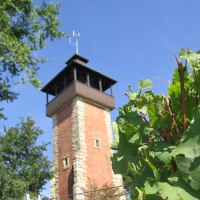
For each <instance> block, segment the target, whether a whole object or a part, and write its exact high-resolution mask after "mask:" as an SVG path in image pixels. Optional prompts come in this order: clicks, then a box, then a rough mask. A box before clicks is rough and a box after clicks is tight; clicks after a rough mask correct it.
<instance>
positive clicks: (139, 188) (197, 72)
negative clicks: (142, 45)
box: [112, 49, 200, 200]
mask: <svg viewBox="0 0 200 200" xmlns="http://www.w3.org/2000/svg"><path fill="white" fill-rule="evenodd" d="M179 54H180V58H181V59H182V60H180V59H178V58H176V61H177V64H178V68H176V69H175V71H174V75H173V78H172V83H171V84H170V86H169V88H168V95H167V96H166V95H163V94H155V93H153V91H152V90H151V88H152V82H151V80H148V79H147V80H141V81H140V82H139V85H138V89H139V91H134V90H133V89H132V87H131V86H129V90H128V92H127V93H126V95H127V97H128V100H129V102H128V103H127V104H125V105H124V106H123V107H121V108H119V116H118V117H117V119H116V121H114V122H113V129H114V132H115V141H114V142H113V145H112V148H113V149H115V150H116V153H115V154H114V155H113V157H112V163H113V169H114V171H115V173H120V174H122V175H123V177H124V180H125V185H126V186H127V188H128V190H129V191H130V193H131V199H140V200H142V199H148V200H149V199H154V200H156V199H170V200H171V199H173V200H188V199H190V200H193V199H194V200H195V199H196V200H197V199H199V196H200V159H199V158H200V53H199V51H197V52H192V51H191V50H190V49H189V50H185V49H181V50H180V53H179Z"/></svg>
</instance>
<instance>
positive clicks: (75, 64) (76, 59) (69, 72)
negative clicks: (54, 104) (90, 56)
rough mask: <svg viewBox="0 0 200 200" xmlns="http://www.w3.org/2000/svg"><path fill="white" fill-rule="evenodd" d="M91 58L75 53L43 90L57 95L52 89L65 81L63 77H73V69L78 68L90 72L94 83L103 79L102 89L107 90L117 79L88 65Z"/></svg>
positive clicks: (84, 72)
mask: <svg viewBox="0 0 200 200" xmlns="http://www.w3.org/2000/svg"><path fill="white" fill-rule="evenodd" d="M88 61H89V60H87V59H86V58H84V57H81V56H79V55H77V54H75V55H73V56H72V57H71V58H70V59H69V60H68V61H67V62H66V64H67V66H66V67H65V68H64V69H63V70H62V71H60V72H59V73H58V74H57V75H56V76H55V77H54V78H53V79H51V81H49V82H48V83H47V84H46V85H45V86H44V87H43V88H42V90H41V91H42V92H45V93H48V94H51V95H53V96H55V92H54V89H52V88H53V87H54V86H55V85H56V84H59V82H63V77H64V76H66V78H70V79H71V78H72V76H73V69H74V68H76V69H77V71H78V73H83V74H89V75H90V80H91V81H93V82H94V83H93V84H98V80H99V79H101V81H102V90H103V91H106V90H107V89H108V88H109V87H111V86H112V85H114V84H115V83H116V82H117V81H116V80H114V79H112V78H110V77H108V76H105V75H104V74H102V73H100V72H98V71H96V70H93V69H91V68H90V67H89V66H87V65H86V63H87V62H88Z"/></svg>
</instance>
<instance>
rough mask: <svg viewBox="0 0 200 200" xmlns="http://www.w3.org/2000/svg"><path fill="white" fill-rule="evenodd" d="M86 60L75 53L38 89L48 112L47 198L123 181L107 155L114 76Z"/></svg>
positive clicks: (81, 198) (79, 195) (81, 199)
mask: <svg viewBox="0 0 200 200" xmlns="http://www.w3.org/2000/svg"><path fill="white" fill-rule="evenodd" d="M87 62H88V60H87V59H85V58H83V57H81V56H79V55H77V54H75V55H74V56H73V57H72V58H70V59H69V60H68V61H67V62H66V64H67V66H66V67H65V68H64V69H63V70H62V71H61V72H60V73H58V74H57V75H56V76H55V77H54V78H53V79H52V80H51V81H50V82H49V83H48V84H47V85H46V86H45V87H44V88H43V89H42V91H43V92H45V93H46V94H47V105H46V115H47V116H48V117H52V118H53V162H54V167H53V170H54V172H55V176H54V178H53V180H52V181H51V198H55V199H59V200H68V199H74V200H85V199H86V197H85V195H84V192H86V191H88V188H91V186H92V185H95V186H97V187H98V188H101V187H102V186H103V185H105V184H107V185H110V186H111V185H112V186H122V179H121V176H120V175H114V174H113V171H112V166H111V161H110V155H111V150H110V145H111V141H112V130H111V120H110V111H111V110H112V109H114V107H115V105H114V98H113V95H112V88H111V87H112V85H113V84H115V83H116V81H115V80H113V79H111V78H109V77H107V76H105V75H103V74H101V73H99V72H97V71H94V70H92V69H91V68H89V67H88V66H87V65H86V64H87ZM109 89H110V94H107V91H108V90H109ZM49 96H51V98H52V99H51V100H49ZM120 199H125V197H121V198H120Z"/></svg>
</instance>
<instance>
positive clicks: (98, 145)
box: [94, 138, 101, 148]
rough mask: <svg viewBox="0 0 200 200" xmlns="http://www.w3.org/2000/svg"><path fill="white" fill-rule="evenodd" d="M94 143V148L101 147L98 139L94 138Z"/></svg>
mask: <svg viewBox="0 0 200 200" xmlns="http://www.w3.org/2000/svg"><path fill="white" fill-rule="evenodd" d="M94 143H95V144H94V145H95V147H96V148H100V147H101V141H100V139H97V138H95V140H94Z"/></svg>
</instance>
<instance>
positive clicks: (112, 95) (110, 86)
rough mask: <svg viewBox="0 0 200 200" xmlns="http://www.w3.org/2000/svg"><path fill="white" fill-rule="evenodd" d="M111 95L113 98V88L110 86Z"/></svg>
mask: <svg viewBox="0 0 200 200" xmlns="http://www.w3.org/2000/svg"><path fill="white" fill-rule="evenodd" d="M110 94H111V96H113V90H112V86H110Z"/></svg>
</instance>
